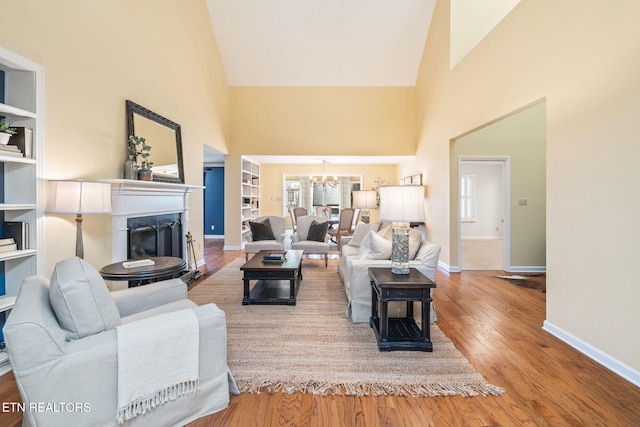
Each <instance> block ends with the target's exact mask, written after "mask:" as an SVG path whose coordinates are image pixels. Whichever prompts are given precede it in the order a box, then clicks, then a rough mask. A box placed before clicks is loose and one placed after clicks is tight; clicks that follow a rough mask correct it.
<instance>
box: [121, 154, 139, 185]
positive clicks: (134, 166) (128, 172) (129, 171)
mask: <svg viewBox="0 0 640 427" xmlns="http://www.w3.org/2000/svg"><path fill="white" fill-rule="evenodd" d="M124 179H138V163H136V161H135V160H134V159H133V155H132V154H130V155H129V158H128V159H127V160H126V161H125V162H124Z"/></svg>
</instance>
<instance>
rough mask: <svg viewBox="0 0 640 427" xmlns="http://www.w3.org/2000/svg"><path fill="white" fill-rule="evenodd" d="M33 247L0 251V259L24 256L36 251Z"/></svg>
mask: <svg viewBox="0 0 640 427" xmlns="http://www.w3.org/2000/svg"><path fill="white" fill-rule="evenodd" d="M37 252H38V251H36V250H35V249H22V250H19V251H9V252H1V253H0V261H8V260H10V259H18V258H26V257H29V256H33V255H35V254H36V253H37Z"/></svg>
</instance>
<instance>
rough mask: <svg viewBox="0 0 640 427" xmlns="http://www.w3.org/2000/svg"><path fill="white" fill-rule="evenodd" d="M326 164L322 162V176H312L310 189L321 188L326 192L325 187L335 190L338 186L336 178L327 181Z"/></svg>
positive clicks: (324, 161)
mask: <svg viewBox="0 0 640 427" xmlns="http://www.w3.org/2000/svg"><path fill="white" fill-rule="evenodd" d="M327 163H329V162H327V161H326V160H323V161H322V176H321V177H320V176H313V177H311V187H312V188H322V189H323V190H326V189H327V187H331V188H336V187H337V186H338V177H337V176H334V177H333V179H327Z"/></svg>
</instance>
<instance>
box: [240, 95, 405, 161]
mask: <svg viewBox="0 0 640 427" xmlns="http://www.w3.org/2000/svg"><path fill="white" fill-rule="evenodd" d="M415 113H416V111H415V90H414V89H413V88H411V87H389V88H372V87H341V88H337V87H232V88H231V136H232V140H233V147H232V150H233V152H234V153H242V154H253V155H258V154H289V155H291V154H300V155H324V156H326V155H333V156H337V155H413V154H414V153H415V147H416V138H415Z"/></svg>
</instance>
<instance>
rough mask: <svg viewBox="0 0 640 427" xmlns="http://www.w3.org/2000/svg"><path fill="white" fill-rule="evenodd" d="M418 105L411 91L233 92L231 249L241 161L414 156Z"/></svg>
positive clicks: (228, 180)
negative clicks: (246, 158) (255, 157)
mask: <svg viewBox="0 0 640 427" xmlns="http://www.w3.org/2000/svg"><path fill="white" fill-rule="evenodd" d="M415 102H416V99H415V90H414V88H410V87H388V88H373V87H231V139H232V141H233V145H232V146H230V150H231V153H232V154H233V156H227V159H226V161H225V165H226V166H227V170H226V171H225V246H226V247H229V248H233V247H239V246H240V243H241V237H240V215H239V209H240V208H239V207H240V179H241V178H240V156H241V155H247V156H249V157H250V156H251V155H261V154H264V155H278V154H282V155H317V156H319V157H327V156H338V155H366V156H373V155H413V154H414V153H415V144H416V137H415V128H416V126H415V114H416V104H415ZM316 166H317V167H318V168H320V166H318V165H316ZM303 167H304V166H303ZM229 168H230V169H232V170H233V171H234V172H232V171H231V170H230V169H229ZM308 173H309V172H308ZM261 181H262V182H264V179H262V180H261ZM261 186H262V184H261ZM261 190H262V189H261ZM278 192H280V193H281V192H282V190H281V189H278ZM263 194H264V193H263ZM234 230H238V231H237V232H235V231H234Z"/></svg>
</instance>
